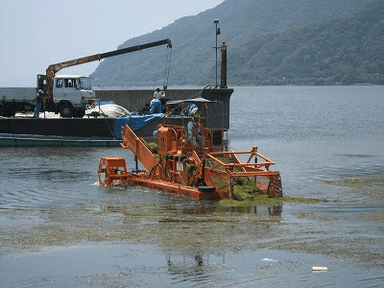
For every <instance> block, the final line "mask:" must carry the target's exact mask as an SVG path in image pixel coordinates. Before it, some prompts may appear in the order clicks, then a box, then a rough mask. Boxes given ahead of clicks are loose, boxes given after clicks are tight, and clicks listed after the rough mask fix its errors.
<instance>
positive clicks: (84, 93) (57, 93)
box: [52, 75, 95, 118]
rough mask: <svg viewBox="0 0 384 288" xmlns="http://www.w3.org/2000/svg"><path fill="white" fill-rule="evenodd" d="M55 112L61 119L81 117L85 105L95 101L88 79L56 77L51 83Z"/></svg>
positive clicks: (81, 77)
mask: <svg viewBox="0 0 384 288" xmlns="http://www.w3.org/2000/svg"><path fill="white" fill-rule="evenodd" d="M52 94H53V99H52V100H53V103H54V104H55V105H54V106H55V107H56V108H55V112H60V115H61V117H65V118H69V117H80V118H81V117H83V116H84V113H85V109H86V108H87V105H90V104H92V102H93V101H95V92H94V91H93V89H92V86H91V81H90V78H89V77H86V76H78V75H57V76H55V78H54V83H53V92H52Z"/></svg>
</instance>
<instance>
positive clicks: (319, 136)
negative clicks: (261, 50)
mask: <svg viewBox="0 0 384 288" xmlns="http://www.w3.org/2000/svg"><path fill="white" fill-rule="evenodd" d="M229 139H230V143H229V147H230V149H233V150H249V149H250V148H251V147H252V146H258V150H259V152H261V153H262V154H264V155H265V156H267V157H268V158H270V159H273V160H274V161H275V162H276V165H275V167H274V168H275V169H276V170H279V171H280V173H281V176H282V184H283V193H284V195H289V196H293V197H311V198H317V199H322V200H325V201H324V202H319V203H315V204H298V203H296V204H293V203H284V204H283V205H282V206H279V207H278V209H277V210H276V211H278V213H277V216H273V215H271V214H272V213H271V211H272V210H273V207H257V209H254V210H253V211H252V213H237V212H236V211H235V212H223V211H218V210H217V209H216V206H215V202H213V201H195V200H190V199H185V198H181V197H176V196H172V195H166V194H163V193H160V192H157V191H153V190H148V189H143V188H135V187H128V188H125V189H119V188H116V189H105V188H100V187H99V186H98V185H97V184H96V182H97V166H98V162H99V159H100V157H102V156H122V157H126V158H127V160H128V162H129V163H128V165H129V166H130V167H129V168H130V169H133V168H134V163H133V155H132V154H131V153H130V152H129V151H126V150H123V149H120V148H0V167H1V170H2V173H1V174H0V185H1V188H0V191H1V192H0V231H1V235H0V243H1V244H0V286H1V287H35V286H39V287H63V286H76V287H89V286H99V287H132V286H144V287H148V286H149V287H155V286H156V287H169V286H176V287H190V286H203V287H218V286H220V287H222V286H235V287H254V286H257V285H259V286H261V287H308V286H310V287H324V286H329V287H382V286H383V285H384V277H383V275H384V273H383V272H384V245H383V244H382V243H384V241H383V240H384V239H383V238H384V225H383V223H384V216H383V214H384V213H383V211H384V201H383V196H384V144H383V143H384V87H383V86H351V87H275V86H272V87H236V88H235V92H234V94H233V95H232V98H231V127H230V132H229ZM275 208H276V207H275ZM256 210H257V213H255V211H256ZM312 266H326V267H328V269H329V271H328V272H325V273H313V272H312V270H311V267H312Z"/></svg>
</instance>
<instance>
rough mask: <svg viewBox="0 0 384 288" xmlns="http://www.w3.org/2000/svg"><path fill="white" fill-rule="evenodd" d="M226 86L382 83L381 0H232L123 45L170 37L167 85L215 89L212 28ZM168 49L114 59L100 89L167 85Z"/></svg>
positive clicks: (101, 71) (102, 73)
mask: <svg viewBox="0 0 384 288" xmlns="http://www.w3.org/2000/svg"><path fill="white" fill-rule="evenodd" d="M214 18H219V19H220V23H219V27H220V29H221V31H222V34H220V35H219V36H218V40H219V43H221V42H222V41H225V42H226V44H227V45H228V82H229V85H280V84H298V85H323V84H326V85H331V84H344V85H348V84H356V83H371V84H384V76H383V72H384V53H383V50H384V49H383V43H384V1H382V0H322V1H318V0H292V1H285V0H259V1H255V0H227V1H224V2H223V3H222V4H221V5H219V6H217V7H216V8H214V9H210V10H207V11H204V12H202V13H200V14H198V15H196V16H189V17H184V18H181V19H179V20H177V21H175V22H174V23H172V24H171V25H169V26H167V27H164V28H162V29H160V30H157V31H154V32H152V33H149V34H146V35H142V36H140V37H136V38H134V39H130V40H128V41H126V42H125V43H124V44H122V45H120V46H119V47H118V48H124V47H129V46H133V45H137V44H141V43H147V42H152V41H156V40H159V39H163V38H170V39H171V40H172V42H173V48H172V53H171V59H172V61H171V70H170V74H169V83H168V85H170V86H171V85H199V86H201V85H207V84H211V85H214V84H215V49H214V48H213V47H214V46H215V24H214V23H213V19H214ZM166 57H167V51H166V48H165V47H156V48H153V49H150V50H144V51H142V52H139V53H133V54H127V55H125V56H120V57H115V58H109V59H106V60H104V61H103V62H101V63H100V65H99V67H98V68H97V69H96V71H95V72H94V73H93V74H92V77H94V78H97V79H99V80H100V82H101V85H103V86H109V85H124V86H127V85H128V86H129V85H162V84H163V82H164V77H165V75H166V71H165V63H166V59H167V58H166Z"/></svg>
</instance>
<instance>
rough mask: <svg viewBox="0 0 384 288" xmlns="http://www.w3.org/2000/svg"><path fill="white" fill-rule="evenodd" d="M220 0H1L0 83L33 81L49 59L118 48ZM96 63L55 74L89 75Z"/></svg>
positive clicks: (30, 84)
mask: <svg viewBox="0 0 384 288" xmlns="http://www.w3.org/2000/svg"><path fill="white" fill-rule="evenodd" d="M222 2H224V0H188V1H186V0H162V1H159V0H65V1H62V0H61V1H59V0H34V1H31V0H0V87H35V86H36V75H37V74H45V70H46V69H47V67H48V66H49V65H50V64H53V63H58V62H62V61H67V60H71V59H76V58H80V57H83V56H88V55H93V54H98V53H104V52H109V51H112V50H116V49H117V46H119V45H120V44H122V43H123V42H125V41H126V40H128V39H131V38H133V37H136V36H140V35H143V34H146V33H150V32H152V31H155V30H159V29H161V28H163V27H165V26H167V25H169V24H171V23H173V22H175V20H177V19H179V18H181V17H184V16H190V15H196V14H198V13H200V12H203V11H205V10H207V9H211V8H214V7H216V6H217V5H219V4H220V3H222ZM156 40H160V39H156ZM154 41H155V40H154ZM97 65H98V62H92V63H87V64H83V65H79V66H75V67H71V68H66V69H63V70H61V71H60V72H59V73H58V74H81V75H89V74H90V73H92V72H93V71H94V70H95V69H96V67H97Z"/></svg>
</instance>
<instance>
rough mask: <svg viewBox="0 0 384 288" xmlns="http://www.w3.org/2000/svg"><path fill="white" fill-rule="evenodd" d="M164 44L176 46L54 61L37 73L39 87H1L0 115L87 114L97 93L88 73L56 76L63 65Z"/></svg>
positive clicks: (120, 53)
mask: <svg viewBox="0 0 384 288" xmlns="http://www.w3.org/2000/svg"><path fill="white" fill-rule="evenodd" d="M160 45H167V46H168V47H169V48H172V42H171V40H170V39H168V38H166V39H163V40H159V41H155V42H150V43H145V44H141V45H136V46H132V47H127V48H122V49H118V50H114V51H110V52H106V53H100V54H95V55H91V56H85V57H81V58H77V59H73V60H69V61H64V62H59V63H56V64H51V65H49V66H48V68H47V69H46V74H44V75H37V87H36V88H13V87H12V88H2V87H0V117H1V116H2V117H12V116H14V115H15V113H16V112H27V111H34V110H35V108H37V111H47V112H55V113H60V116H61V117H63V118H71V117H77V118H82V117H83V116H84V113H85V110H86V108H87V105H90V104H91V103H92V102H94V101H95V100H96V99H95V92H94V91H93V89H92V85H91V79H90V78H89V77H87V76H78V75H56V73H57V72H59V71H60V70H62V69H63V68H68V67H71V66H75V65H80V64H85V63H89V62H93V61H97V60H98V61H100V60H102V59H105V58H109V57H113V56H118V55H122V54H127V53H131V52H136V51H140V50H144V49H148V48H152V47H156V46H160Z"/></svg>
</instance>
